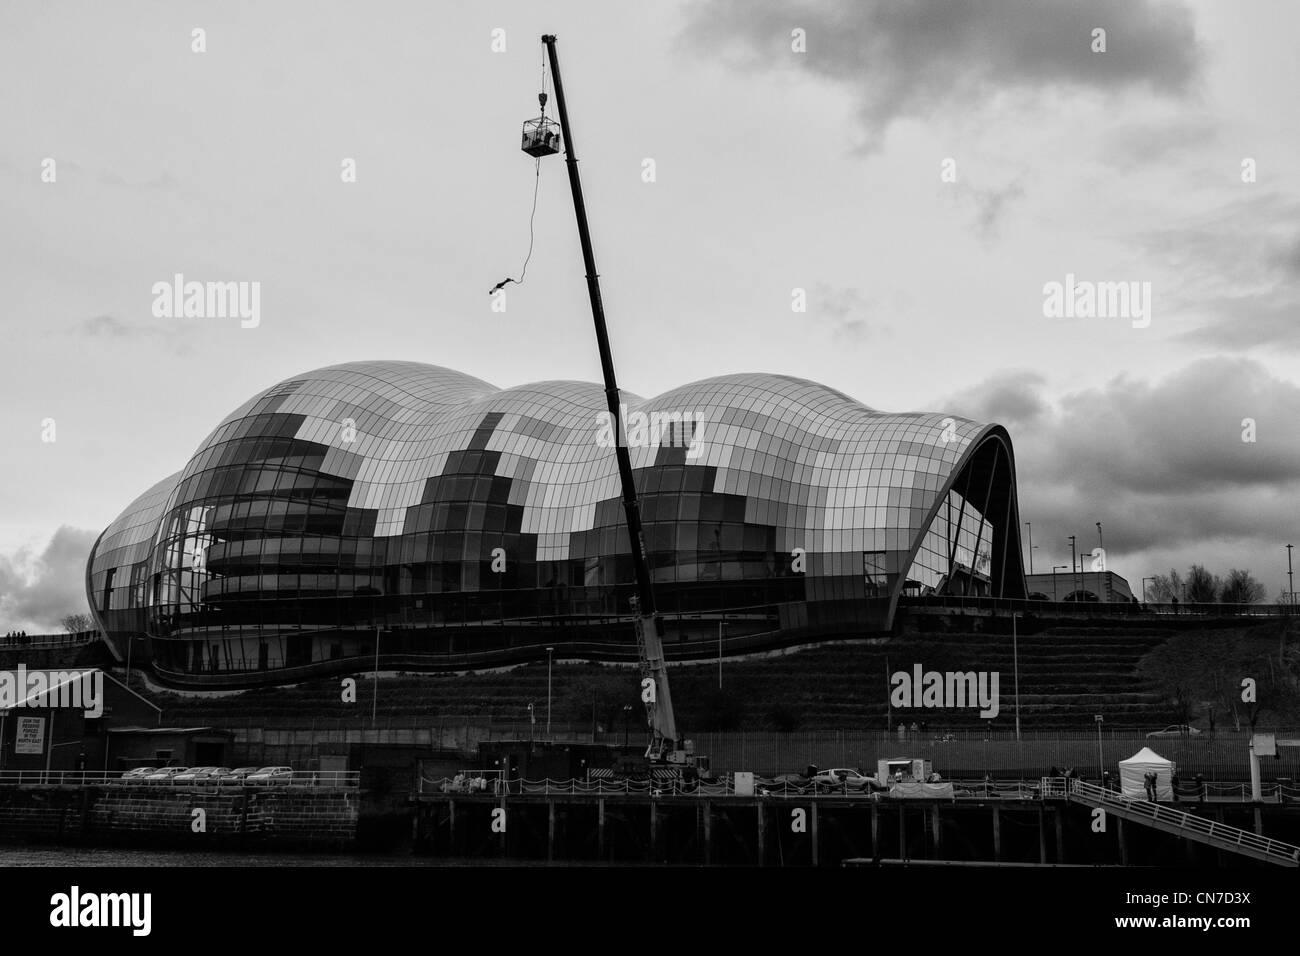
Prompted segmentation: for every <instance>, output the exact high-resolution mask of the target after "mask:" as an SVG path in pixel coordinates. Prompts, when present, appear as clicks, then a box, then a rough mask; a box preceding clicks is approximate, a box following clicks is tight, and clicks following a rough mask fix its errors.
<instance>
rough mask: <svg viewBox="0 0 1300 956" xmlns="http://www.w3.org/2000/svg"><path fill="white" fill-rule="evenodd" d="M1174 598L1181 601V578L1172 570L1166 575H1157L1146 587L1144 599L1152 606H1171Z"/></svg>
mask: <svg viewBox="0 0 1300 956" xmlns="http://www.w3.org/2000/svg"><path fill="white" fill-rule="evenodd" d="M1174 598H1177V599H1178V600H1180V601H1181V600H1182V599H1183V578H1182V575H1180V574H1179V573H1178V572H1177V571H1175V570H1174V569H1173V568H1170V569H1169V573H1168V574H1157V575H1156V576H1155V577H1154V578H1152V579H1151V583H1150V584H1148V585H1147V586H1146V599H1147V600H1148V601H1150V602H1151V603H1152V604H1172V603H1173V601H1174Z"/></svg>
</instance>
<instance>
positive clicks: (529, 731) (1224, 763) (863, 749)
mask: <svg viewBox="0 0 1300 956" xmlns="http://www.w3.org/2000/svg"><path fill="white" fill-rule="evenodd" d="M277 724H278V725H277V726H254V725H253V724H252V723H251V722H250V723H249V724H248V725H246V726H244V727H240V726H238V725H235V726H231V727H230V728H229V729H230V730H232V731H234V734H235V737H234V741H233V745H234V753H235V755H236V757H235V758H234V759H238V760H241V761H243V762H246V763H248V764H258V765H259V766H272V765H276V764H283V765H286V766H302V765H305V764H307V763H309V762H310V761H311V760H314V759H316V758H317V757H319V756H320V755H321V752H322V747H326V748H328V749H332V750H337V748H338V746H340V745H349V744H372V745H397V746H408V747H419V748H425V747H427V748H429V749H430V750H454V751H459V752H462V753H466V754H468V753H472V752H474V751H475V750H476V749H477V748H478V745H479V744H480V743H484V742H492V741H498V740H511V741H521V742H529V743H531V744H532V745H533V746H535V747H538V748H542V747H551V748H555V747H563V746H565V745H566V744H579V743H582V744H590V743H597V744H604V745H606V746H609V747H612V748H614V749H620V750H621V749H626V750H628V751H629V752H640V751H641V750H643V749H644V745H645V741H644V739H643V737H642V734H641V733H640V732H633V733H631V734H630V735H627V736H626V737H625V735H624V734H623V733H621V732H620V733H599V734H594V735H593V734H592V733H591V731H590V728H589V727H588V728H586V729H585V730H584V729H583V728H581V727H580V726H579V725H569V726H560V725H558V724H557V725H555V726H553V728H552V731H553V732H552V733H551V734H550V735H549V736H548V735H546V734H544V733H542V732H539V730H538V728H537V727H536V726H530V725H529V724H527V723H482V724H480V723H476V722H472V721H471V720H469V719H467V720H464V721H455V720H440V721H438V722H436V723H433V722H429V721H427V719H426V720H425V721H421V720H420V719H419V718H395V719H392V720H388V719H385V720H381V721H379V723H378V724H377V725H371V724H370V723H369V722H365V723H360V722H357V721H342V720H339V721H333V720H320V721H310V722H305V723H302V724H299V725H297V726H293V725H290V724H288V723H279V722H277ZM1279 732H1280V733H1282V734H1284V735H1289V736H1300V731H1295V732H1289V733H1288V732H1287V731H1279ZM625 740H626V742H627V744H626V747H625V746H624V742H625ZM692 740H693V742H694V746H695V751H696V753H698V754H701V755H707V756H708V757H709V759H710V763H711V766H712V767H713V769H714V770H715V771H717V772H721V773H729V772H732V771H737V770H751V771H754V772H755V773H759V774H763V775H766V776H775V775H777V774H782V773H789V772H794V771H802V770H804V769H805V768H806V767H807V766H808V765H809V764H814V765H816V766H818V767H856V768H861V769H863V770H866V771H868V772H871V771H874V769H875V767H876V762H877V761H878V760H881V759H884V758H897V757H910V758H923V759H926V760H929V761H931V763H932V764H933V766H934V769H935V770H937V771H938V772H939V773H941V774H943V775H944V776H945V777H950V778H951V777H965V778H971V779H982V778H983V777H985V776H994V777H1003V778H1014V779H1020V778H1022V777H1023V778H1034V777H1040V776H1043V775H1045V774H1047V773H1049V771H1050V769H1051V768H1052V767H1056V768H1058V769H1060V770H1065V769H1067V768H1073V769H1075V770H1077V771H1078V772H1079V773H1081V774H1084V775H1085V776H1088V777H1092V778H1098V777H1100V775H1101V772H1102V771H1103V770H1106V771H1109V772H1110V773H1111V774H1115V773H1117V771H1118V763H1119V761H1120V760H1123V759H1125V758H1127V757H1131V756H1132V755H1133V754H1135V753H1137V752H1138V751H1139V750H1141V749H1142V748H1144V747H1150V748H1151V749H1152V750H1154V751H1156V752H1157V753H1159V754H1160V755H1161V756H1162V757H1165V758H1167V759H1169V760H1172V761H1174V763H1175V764H1176V765H1177V767H1178V772H1179V774H1180V775H1182V776H1184V777H1186V778H1188V779H1190V778H1191V777H1192V776H1194V775H1196V774H1201V775H1203V776H1204V777H1205V778H1206V779H1207V780H1241V779H1244V778H1246V777H1248V776H1249V768H1250V733H1249V732H1247V731H1241V732H1236V731H1220V732H1218V733H1215V734H1209V733H1203V734H1199V735H1189V736H1172V737H1148V736H1146V735H1144V734H1141V733H1135V732H1133V731H1123V730H1115V731H1107V730H1105V729H1103V730H1102V733H1101V734H1100V736H1099V735H1098V734H1097V733H1095V732H1092V733H1089V732H1063V733H1052V732H1049V731H1027V732H1025V733H1023V734H1021V737H1020V739H1019V740H1017V739H1016V736H1015V733H1014V732H1013V731H1003V730H998V731H990V732H981V731H979V730H968V731H956V732H952V733H944V734H926V733H921V732H914V731H908V732H905V733H904V734H902V735H901V736H900V735H899V734H897V733H886V732H883V731H805V732H794V733H778V732H775V731H772V732H766V731H756V732H750V731H743V732H739V731H737V732H717V733H699V734H694V735H692ZM1278 753H1279V759H1266V760H1265V761H1264V762H1263V772H1264V776H1265V778H1266V779H1270V780H1272V779H1279V780H1282V781H1283V782H1287V780H1288V779H1300V749H1291V748H1280V749H1279V751H1278Z"/></svg>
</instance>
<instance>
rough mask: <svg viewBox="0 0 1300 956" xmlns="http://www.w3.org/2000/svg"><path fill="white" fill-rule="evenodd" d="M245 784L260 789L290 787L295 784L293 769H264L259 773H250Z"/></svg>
mask: <svg viewBox="0 0 1300 956" xmlns="http://www.w3.org/2000/svg"><path fill="white" fill-rule="evenodd" d="M244 782H245V783H248V784H252V785H254V786H259V787H267V786H288V785H289V784H290V783H292V782H293V768H292V767H263V768H261V769H260V770H258V771H257V773H250V774H249V775H248V778H247V779H246V780H245V781H244Z"/></svg>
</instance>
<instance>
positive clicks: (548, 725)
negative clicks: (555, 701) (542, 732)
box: [546, 647, 555, 740]
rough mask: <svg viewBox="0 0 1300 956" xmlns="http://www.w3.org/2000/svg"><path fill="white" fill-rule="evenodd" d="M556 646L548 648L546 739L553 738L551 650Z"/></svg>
mask: <svg viewBox="0 0 1300 956" xmlns="http://www.w3.org/2000/svg"><path fill="white" fill-rule="evenodd" d="M554 650H555V648H554V647H548V648H547V649H546V739H547V740H550V739H551V652H552V651H554Z"/></svg>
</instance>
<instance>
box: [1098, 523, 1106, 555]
mask: <svg viewBox="0 0 1300 956" xmlns="http://www.w3.org/2000/svg"><path fill="white" fill-rule="evenodd" d="M1097 547H1099V548H1101V550H1103V551H1105V550H1106V543H1105V542H1104V541H1102V539H1101V522H1100V521H1098V522H1097Z"/></svg>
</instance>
